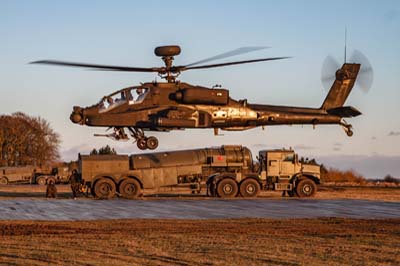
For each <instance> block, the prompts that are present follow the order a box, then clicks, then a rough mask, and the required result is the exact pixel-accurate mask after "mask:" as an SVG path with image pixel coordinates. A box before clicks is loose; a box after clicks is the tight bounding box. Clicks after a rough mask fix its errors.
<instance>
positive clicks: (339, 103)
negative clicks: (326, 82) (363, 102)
mask: <svg viewBox="0 0 400 266" xmlns="http://www.w3.org/2000/svg"><path fill="white" fill-rule="evenodd" d="M360 66H361V65H360V64H347V63H345V64H343V66H342V68H340V69H338V70H337V71H336V79H335V81H334V82H333V84H332V87H331V89H330V90H329V92H328V95H327V96H326V98H325V101H324V102H323V104H322V106H321V109H323V110H326V111H328V112H329V110H331V112H333V113H336V114H337V115H339V116H342V115H340V114H345V113H347V114H348V112H346V111H345V110H347V111H348V110H349V109H348V108H347V107H343V104H344V103H345V101H346V99H347V97H348V96H349V94H350V92H351V90H352V89H353V87H354V83H355V82H356V78H357V75H358V72H359V70H360ZM340 107H343V108H344V109H343V108H340ZM349 108H350V109H351V108H352V107H349ZM353 109H354V108H353ZM332 110H333V111H332ZM335 110H336V111H335ZM357 112H358V111H357ZM351 113H353V114H355V113H354V112H351ZM358 113H359V112H358ZM353 116H354V115H353Z"/></svg>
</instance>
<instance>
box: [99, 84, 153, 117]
mask: <svg viewBox="0 0 400 266" xmlns="http://www.w3.org/2000/svg"><path fill="white" fill-rule="evenodd" d="M148 91H149V89H147V88H143V87H129V88H125V89H122V90H119V91H117V92H114V93H112V94H110V95H108V96H104V97H103V98H102V99H101V100H100V102H99V109H100V112H107V111H110V110H112V109H114V108H115V107H117V106H121V105H123V104H125V103H128V104H129V105H131V104H138V103H141V102H142V101H143V100H144V99H145V97H146V96H147V94H148Z"/></svg>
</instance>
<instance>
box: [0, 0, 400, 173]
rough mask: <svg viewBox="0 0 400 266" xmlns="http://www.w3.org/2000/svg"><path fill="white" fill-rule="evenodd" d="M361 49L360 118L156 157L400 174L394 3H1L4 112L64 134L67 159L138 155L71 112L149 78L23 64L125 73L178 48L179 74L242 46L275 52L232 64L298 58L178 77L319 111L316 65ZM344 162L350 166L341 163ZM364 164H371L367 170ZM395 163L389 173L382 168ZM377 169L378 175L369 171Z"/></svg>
mask: <svg viewBox="0 0 400 266" xmlns="http://www.w3.org/2000/svg"><path fill="white" fill-rule="evenodd" d="M345 27H347V31H348V49H349V53H351V49H354V48H355V49H358V50H360V51H362V52H363V53H364V54H365V55H367V57H368V58H369V60H370V62H371V64H372V65H373V67H374V74H375V79H374V84H373V86H372V89H371V90H370V92H369V93H368V94H364V93H362V92H361V91H360V90H359V89H358V88H355V89H354V90H353V92H352V93H351V95H350V97H349V98H348V100H347V102H346V104H347V105H352V106H355V107H356V108H358V109H359V110H360V111H362V113H363V115H362V116H359V117H357V118H354V119H350V120H349V121H348V122H350V123H352V124H353V126H354V132H355V134H354V136H353V137H352V138H348V137H347V136H346V135H345V134H344V132H343V130H342V129H341V128H340V127H339V126H319V127H317V129H316V130H313V129H312V127H311V126H304V127H301V126H281V127H268V128H267V129H266V130H265V131H262V130H261V129H260V128H258V129H253V130H250V131H243V132H228V133H224V136H220V137H214V136H213V132H212V130H186V131H182V132H176V133H175V132H174V133H169V134H168V133H159V134H155V135H156V136H157V137H159V139H160V150H162V149H165V150H167V149H180V148H192V147H194V148H197V147H204V146H215V145H221V144H243V145H247V146H250V147H251V148H252V149H253V151H254V152H255V151H256V150H258V149H260V148H276V147H294V148H296V149H297V151H298V152H299V153H300V154H301V155H305V156H309V157H316V158H317V159H318V158H320V160H323V161H324V162H326V163H327V164H329V165H332V166H336V167H341V168H349V167H352V168H354V169H355V170H357V171H359V172H361V173H363V174H365V175H366V176H368V177H381V176H383V175H385V174H389V173H390V174H393V175H396V176H400V119H399V116H398V114H399V113H400V107H399V104H398V102H399V99H400V89H399V84H400V68H399V62H400V50H399V44H400V2H399V1H334V2H330V3H327V2H322V1H168V2H165V1H64V2H61V1H5V0H0V36H1V42H0V73H1V78H0V89H1V91H2V94H1V98H0V113H13V112H15V111H23V112H26V113H28V114H31V115H39V116H42V117H44V118H45V119H47V120H48V121H49V122H50V123H51V124H52V126H53V127H54V129H55V130H56V131H57V132H59V133H60V134H61V136H62V146H61V151H62V155H63V158H64V159H67V160H70V159H75V158H76V155H77V152H82V153H85V152H88V151H89V150H90V149H92V148H93V147H99V146H102V145H105V144H111V145H113V146H115V147H116V148H117V149H118V150H119V151H120V152H125V153H134V152H138V150H137V148H136V146H135V145H132V144H131V143H130V142H127V143H116V142H112V141H110V140H107V139H101V138H94V137H93V133H103V129H95V128H88V127H82V126H78V125H74V124H72V123H71V122H70V121H69V114H70V112H71V110H72V106H74V105H80V106H88V105H91V104H93V103H95V102H97V101H98V100H99V99H100V98H101V97H102V96H104V95H106V94H109V93H111V92H112V91H115V90H118V89H120V88H122V87H126V86H130V85H136V84H139V83H140V82H145V81H152V80H154V79H155V78H156V76H155V75H153V74H143V73H117V72H115V73H111V72H97V71H86V70H82V69H71V68H61V67H50V66H37V65H28V64H27V63H28V62H30V61H34V60H40V59H60V60H67V61H68V60H70V61H78V62H79V61H81V62H93V63H103V64H118V65H128V66H129V65H131V66H144V67H151V66H160V65H161V64H162V62H161V61H160V59H159V58H157V57H155V56H154V54H153V49H154V47H155V46H157V45H166V44H178V45H180V46H181V48H182V53H181V55H180V56H179V57H177V58H176V63H177V64H186V63H190V62H194V61H197V60H200V59H203V58H207V57H210V56H213V55H215V54H219V53H222V52H225V51H229V50H232V49H235V48H238V47H243V46H271V48H270V49H266V50H263V51H257V52H254V53H252V54H247V55H243V56H238V57H235V58H233V59H251V58H259V57H268V56H293V58H292V59H289V60H282V61H280V62H265V63H257V64H252V65H242V66H234V67H227V68H221V69H214V70H198V71H192V72H189V71H188V72H185V73H183V74H182V75H181V76H180V79H181V80H183V81H185V82H189V83H192V84H201V85H204V86H210V87H211V86H213V85H215V84H221V85H223V87H225V88H228V89H229V90H230V95H231V97H233V98H237V99H241V98H247V99H248V101H249V102H252V103H253V102H254V103H269V104H283V105H295V106H311V107H318V106H320V105H321V103H322V101H323V99H324V97H325V95H326V91H325V90H324V89H322V85H321V82H320V73H321V66H322V62H323V60H324V59H325V57H326V56H327V55H329V54H330V55H332V56H334V57H336V58H337V60H338V61H339V62H342V61H343V42H344V28H345ZM341 158H348V160H347V161H349V162H350V163H348V164H346V165H345V164H344V163H343V161H342V160H339V159H341ZM366 162H371V163H367V165H365V164H366ZM388 162H390V163H388ZM371 165H373V167H371Z"/></svg>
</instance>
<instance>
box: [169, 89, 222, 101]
mask: <svg viewBox="0 0 400 266" xmlns="http://www.w3.org/2000/svg"><path fill="white" fill-rule="evenodd" d="M175 99H176V100H177V101H178V102H182V103H186V104H216V105H225V104H228V100H229V91H228V90H225V89H207V88H202V87H193V88H186V89H182V90H180V91H178V92H176V93H175Z"/></svg>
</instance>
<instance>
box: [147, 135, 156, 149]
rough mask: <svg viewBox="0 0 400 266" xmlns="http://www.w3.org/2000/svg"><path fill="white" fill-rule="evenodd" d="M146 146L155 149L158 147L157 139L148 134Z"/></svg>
mask: <svg viewBox="0 0 400 266" xmlns="http://www.w3.org/2000/svg"><path fill="white" fill-rule="evenodd" d="M146 146H147V148H149V149H150V150H155V149H157V147H158V139H157V138H156V137H153V136H150V137H148V138H147V140H146Z"/></svg>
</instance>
